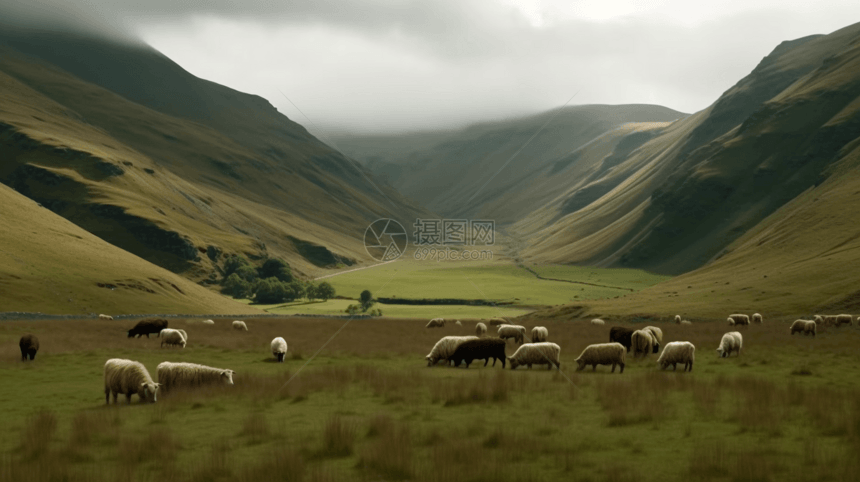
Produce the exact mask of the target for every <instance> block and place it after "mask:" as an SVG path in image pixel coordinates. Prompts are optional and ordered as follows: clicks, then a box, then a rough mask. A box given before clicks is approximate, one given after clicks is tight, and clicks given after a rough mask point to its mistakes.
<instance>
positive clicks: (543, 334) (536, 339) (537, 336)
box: [532, 326, 549, 343]
mask: <svg viewBox="0 0 860 482" xmlns="http://www.w3.org/2000/svg"><path fill="white" fill-rule="evenodd" d="M548 338H549V330H547V329H546V327H544V326H536V327H534V328H532V343H540V342H544V341H546V340H547V339H548Z"/></svg>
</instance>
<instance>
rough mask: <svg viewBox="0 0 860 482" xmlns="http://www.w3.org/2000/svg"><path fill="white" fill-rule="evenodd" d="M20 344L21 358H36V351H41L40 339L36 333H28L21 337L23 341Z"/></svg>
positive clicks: (24, 359) (25, 359)
mask: <svg viewBox="0 0 860 482" xmlns="http://www.w3.org/2000/svg"><path fill="white" fill-rule="evenodd" d="M18 346H19V347H21V360H23V361H27V359H28V358H29V359H30V360H35V359H36V352H38V351H39V339H38V338H36V335H31V334H30V333H27V334H26V335H24V336H22V337H21V341H19V342H18Z"/></svg>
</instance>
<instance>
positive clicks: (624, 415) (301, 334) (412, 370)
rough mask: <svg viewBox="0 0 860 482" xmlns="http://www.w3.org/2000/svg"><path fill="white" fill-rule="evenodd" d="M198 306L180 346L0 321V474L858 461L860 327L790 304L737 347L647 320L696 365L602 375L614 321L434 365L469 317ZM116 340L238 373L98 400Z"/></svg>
mask: <svg viewBox="0 0 860 482" xmlns="http://www.w3.org/2000/svg"><path fill="white" fill-rule="evenodd" d="M196 321H197V320H170V326H171V327H181V328H183V329H185V330H186V331H187V332H188V335H189V345H188V347H187V348H185V349H177V348H163V349H162V348H160V347H159V339H158V338H155V337H153V338H150V339H147V338H143V339H128V338H126V336H125V330H126V329H128V328H129V327H130V326H131V325H132V324H133V323H131V322H128V321H100V320H88V321H74V322H70V321H32V322H4V323H2V324H0V377H1V378H2V380H3V381H4V385H5V386H6V389H5V390H3V391H2V393H0V424H2V426H3V427H5V431H4V435H3V436H2V437H0V454H2V455H0V480H30V481H47V480H69V481H76V480H87V481H99V480H119V479H120V478H122V479H123V480H140V481H148V480H176V481H203V480H225V481H226V480H239V481H245V480H257V481H259V480H291V481H334V480H356V481H363V480H414V481H443V480H444V481H447V482H452V481H483V480H487V481H489V480H493V481H514V480H516V481H521V480H527V481H528V480H535V481H537V480H558V479H570V480H594V481H604V480H605V481H628V480H629V481H643V480H645V481H649V480H655V481H657V480H659V481H665V480H690V479H692V480H714V481H730V480H738V481H740V480H757V481H769V480H773V481H777V480H782V479H790V480H810V481H811V480H816V481H817V480H857V479H858V477H860V459H858V458H857V457H856V456H854V454H855V453H856V452H857V450H860V367H858V364H857V363H856V353H857V352H858V349H860V328H857V327H850V328H849V327H845V328H842V329H838V330H837V329H830V330H829V331H822V332H821V333H819V336H818V337H817V338H814V339H813V338H808V337H801V336H797V335H796V336H793V337H792V336H790V335H789V334H788V323H787V322H786V321H788V319H786V321H782V320H774V319H766V321H765V324H764V325H759V326H750V327H741V328H740V331H741V332H742V333H743V335H744V351H743V353H742V355H741V356H740V357H737V358H735V357H732V358H730V359H718V358H717V356H716V352H715V351H714V350H715V349H716V347H717V345H718V343H719V339H720V337H721V336H722V334H723V333H724V332H726V331H729V328H728V326H726V325H725V324H724V323H723V322H718V321H714V322H701V323H696V324H694V325H692V326H689V327H681V326H678V325H675V324H671V323H666V322H659V321H658V322H653V324H656V325H657V326H660V327H661V328H662V329H663V332H664V342H669V341H675V340H688V341H691V342H692V343H694V344H695V345H696V347H697V351H698V354H697V359H696V364H695V367H694V371H693V372H692V373H683V372H677V373H674V372H671V371H669V372H662V371H659V370H658V369H657V368H656V364H655V361H656V355H649V356H648V357H647V358H645V359H632V358H628V360H627V362H628V363H627V367H626V369H625V371H624V373H623V374H618V373H616V374H611V373H609V368H608V367H598V369H597V371H596V372H592V371H590V369H586V371H583V372H576V371H575V363H574V361H573V360H574V359H575V358H576V357H577V356H578V354H579V352H580V351H581V350H582V349H583V348H584V347H585V346H587V345H588V344H591V343H598V342H606V341H608V332H609V328H610V326H611V325H613V324H615V323H609V324H607V326H592V325H590V324H589V323H588V322H587V320H573V321H567V322H562V321H549V322H546V323H545V326H547V328H548V329H549V333H550V340H551V341H553V342H556V343H558V344H559V345H560V346H561V347H562V352H561V362H562V365H561V368H562V370H561V372H559V371H556V370H551V371H549V370H545V369H539V368H535V369H533V370H527V369H523V368H520V369H518V370H516V371H511V370H509V369H505V370H503V369H502V368H501V367H500V366H496V367H495V368H493V367H492V366H488V367H486V368H485V367H483V366H481V365H482V364H481V363H479V362H476V363H475V364H473V365H472V367H471V368H469V369H463V368H459V369H457V368H451V367H444V366H437V367H433V368H427V367H426V366H425V362H424V355H426V354H427V353H428V352H429V351H430V348H431V347H432V346H433V344H434V343H435V342H436V340H438V339H439V337H441V336H443V335H454V334H463V335H465V334H469V333H471V332H472V330H473V327H474V324H473V323H474V321H469V322H467V323H465V326H464V327H462V328H460V327H456V326H446V327H445V328H441V329H425V328H424V327H423V324H424V321H423V320H411V319H389V318H384V319H371V320H352V321H350V322H349V323H345V320H343V319H320V318H316V319H307V318H285V319H260V320H255V319H248V320H246V321H247V323H248V326H249V331H248V332H246V333H245V332H234V331H233V330H232V329H231V328H230V327H229V322H228V321H226V320H217V321H216V324H215V325H214V326H207V325H201V324H198V323H196ZM618 323H621V324H631V323H626V322H623V321H619V322H618ZM631 325H632V326H641V324H639V323H636V324H631ZM528 328H531V326H530V325H529V326H528ZM27 332H31V333H34V334H36V335H37V336H38V337H39V338H40V340H41V350H40V351H39V354H38V356H37V358H36V360H35V361H34V362H28V363H23V362H21V361H20V353H19V351H18V347H17V340H18V338H19V337H20V336H21V335H22V334H23V333H27ZM275 336H283V337H284V338H285V339H286V340H287V342H288V344H289V353H288V356H287V361H286V362H285V363H283V364H278V363H274V362H273V357H272V356H271V353H269V342H270V340H271V339H272V338H273V337H275ZM321 347H322V349H321ZM514 349H515V346H514V345H513V343H512V342H509V345H508V349H507V351H508V354H511V353H512V352H513V351H514ZM318 350H319V354H318V355H317V356H316V357H315V358H312V357H313V356H314V354H315V353H316V352H317V351H318ZM112 357H120V358H130V359H134V360H138V361H141V362H142V363H144V364H145V365H146V366H147V368H148V369H149V371H150V373H151V374H153V375H155V373H156V365H157V364H158V363H160V362H161V361H189V362H196V363H202V364H207V365H211V366H215V367H221V368H230V369H233V370H235V371H236V375H235V376H234V380H235V385H234V386H231V387H211V388H205V389H200V390H196V391H193V392H181V391H176V392H174V393H170V394H161V395H160V396H159V400H158V403H156V404H139V403H137V397H136V396H135V397H134V401H133V403H132V404H131V405H130V406H128V405H124V404H122V403H121V404H120V405H118V406H105V404H104V392H103V377H102V370H103V365H104V362H105V361H106V360H107V359H108V358H112ZM122 398H123V397H120V400H122Z"/></svg>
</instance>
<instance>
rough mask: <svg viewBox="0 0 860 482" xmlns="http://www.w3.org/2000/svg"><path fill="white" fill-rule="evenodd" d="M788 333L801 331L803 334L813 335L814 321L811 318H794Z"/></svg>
mask: <svg viewBox="0 0 860 482" xmlns="http://www.w3.org/2000/svg"><path fill="white" fill-rule="evenodd" d="M788 332H789V333H790V334H792V335H793V334H795V333H803V334H804V335H812V336H815V332H816V323H815V322H814V321H812V320H794V323H792V324H791V327H790V328H789V329H788Z"/></svg>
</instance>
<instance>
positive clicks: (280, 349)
mask: <svg viewBox="0 0 860 482" xmlns="http://www.w3.org/2000/svg"><path fill="white" fill-rule="evenodd" d="M272 355H275V358H277V359H278V363H283V362H284V357H285V356H287V340H284V339H283V338H282V337H280V336H279V337H277V338H275V339H274V340H272Z"/></svg>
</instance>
